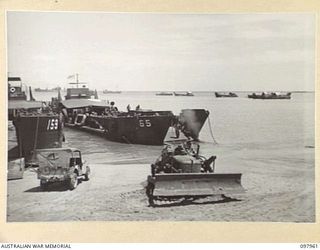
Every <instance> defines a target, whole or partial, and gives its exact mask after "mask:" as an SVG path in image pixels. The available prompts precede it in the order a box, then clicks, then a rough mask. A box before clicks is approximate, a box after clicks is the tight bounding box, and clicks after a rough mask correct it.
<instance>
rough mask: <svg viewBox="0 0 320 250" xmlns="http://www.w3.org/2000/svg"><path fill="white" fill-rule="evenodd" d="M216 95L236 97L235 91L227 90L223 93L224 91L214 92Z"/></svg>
mask: <svg viewBox="0 0 320 250" xmlns="http://www.w3.org/2000/svg"><path fill="white" fill-rule="evenodd" d="M214 94H215V96H216V97H218V98H219V97H238V95H237V94H236V93H233V92H229V93H224V92H214Z"/></svg>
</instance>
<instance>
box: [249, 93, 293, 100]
mask: <svg viewBox="0 0 320 250" xmlns="http://www.w3.org/2000/svg"><path fill="white" fill-rule="evenodd" d="M248 98H252V99H263V100H268V99H291V93H290V92H288V93H284V94H281V93H276V92H271V93H267V92H262V93H261V94H256V93H252V94H250V95H248Z"/></svg>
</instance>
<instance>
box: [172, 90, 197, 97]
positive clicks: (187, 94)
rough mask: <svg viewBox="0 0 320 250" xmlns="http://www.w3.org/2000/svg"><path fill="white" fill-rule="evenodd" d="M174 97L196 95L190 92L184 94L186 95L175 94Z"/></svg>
mask: <svg viewBox="0 0 320 250" xmlns="http://www.w3.org/2000/svg"><path fill="white" fill-rule="evenodd" d="M173 94H174V96H194V94H193V93H192V92H190V91H187V92H184V93H177V92H173Z"/></svg>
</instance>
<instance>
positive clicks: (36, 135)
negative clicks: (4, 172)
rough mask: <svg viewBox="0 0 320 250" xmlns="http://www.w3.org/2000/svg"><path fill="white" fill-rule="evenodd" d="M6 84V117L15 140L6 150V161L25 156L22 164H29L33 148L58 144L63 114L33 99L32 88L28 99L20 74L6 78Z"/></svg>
mask: <svg viewBox="0 0 320 250" xmlns="http://www.w3.org/2000/svg"><path fill="white" fill-rule="evenodd" d="M12 82H14V83H12ZM17 83H18V84H17ZM8 86H9V88H8V89H9V92H8V115H9V117H8V118H9V120H12V124H13V125H14V128H15V134H16V141H17V146H15V147H13V148H11V149H9V152H8V160H9V161H10V162H11V161H12V162H14V161H15V160H16V159H20V158H24V164H26V165H29V164H31V162H32V157H33V152H34V150H35V149H40V148H47V147H61V144H62V140H63V132H62V128H63V127H62V117H60V116H59V114H58V113H53V112H51V111H50V110H49V107H47V106H45V105H44V103H43V102H40V101H35V100H34V98H33V97H32V92H31V88H30V89H29V91H30V100H27V95H26V94H25V92H24V91H23V90H22V86H23V85H22V82H21V78H20V77H9V78H8ZM8 166H9V165H8Z"/></svg>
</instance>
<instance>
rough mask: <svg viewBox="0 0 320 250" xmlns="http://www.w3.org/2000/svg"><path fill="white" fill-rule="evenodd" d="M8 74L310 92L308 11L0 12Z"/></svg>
mask: <svg viewBox="0 0 320 250" xmlns="http://www.w3.org/2000/svg"><path fill="white" fill-rule="evenodd" d="M7 45H8V51H7V58H8V72H9V76H20V77H21V78H22V80H23V82H24V83H26V84H28V85H31V86H33V87H41V88H46V87H48V88H52V87H56V86H60V87H68V84H67V83H68V82H69V81H70V80H68V79H67V77H68V76H70V75H73V74H75V73H78V74H79V80H80V81H81V82H87V83H88V85H89V87H90V88H92V89H98V90H103V89H110V90H122V91H125V90H127V91H129V90H136V91H175V90H176V91H179V90H180V91H250V90H252V91H254V90H261V91H294V90H300V91H314V82H315V16H314V15H313V14H311V13H310V14H309V13H277V14H276V13H272V14H159V13H98V12H95V13H94V12H91V13H85V12H18V11H10V12H7Z"/></svg>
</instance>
